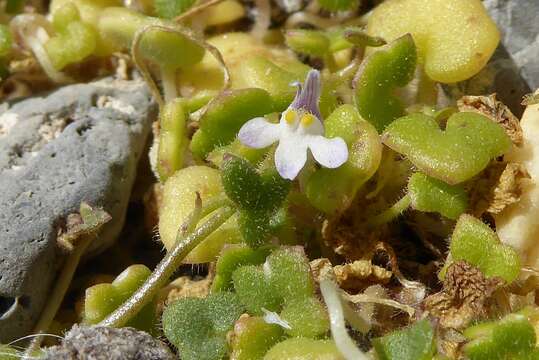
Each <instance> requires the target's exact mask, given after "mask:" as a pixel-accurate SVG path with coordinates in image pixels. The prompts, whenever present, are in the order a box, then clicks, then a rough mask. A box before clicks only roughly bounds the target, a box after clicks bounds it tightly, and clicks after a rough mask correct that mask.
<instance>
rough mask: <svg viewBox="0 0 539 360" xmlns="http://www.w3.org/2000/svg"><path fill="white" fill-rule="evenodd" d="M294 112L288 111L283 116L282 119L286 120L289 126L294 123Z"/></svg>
mask: <svg viewBox="0 0 539 360" xmlns="http://www.w3.org/2000/svg"><path fill="white" fill-rule="evenodd" d="M296 116H297V114H296V112H295V111H294V110H288V111H287V112H286V113H285V114H284V119H285V120H286V122H287V123H288V124H290V125H292V124H293V123H294V121H296Z"/></svg>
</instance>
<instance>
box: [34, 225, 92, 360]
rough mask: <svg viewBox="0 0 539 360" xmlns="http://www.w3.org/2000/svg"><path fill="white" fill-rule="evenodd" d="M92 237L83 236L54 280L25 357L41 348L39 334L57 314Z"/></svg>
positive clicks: (41, 338)
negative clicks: (54, 282) (53, 285)
mask: <svg viewBox="0 0 539 360" xmlns="http://www.w3.org/2000/svg"><path fill="white" fill-rule="evenodd" d="M94 236H95V235H90V234H88V235H84V238H83V239H82V240H81V241H80V242H79V243H78V244H77V245H76V246H75V248H74V249H73V251H72V252H71V253H70V254H69V256H68V258H67V259H66V262H65V264H64V267H63V268H62V272H61V273H60V275H59V276H58V279H57V280H56V285H55V287H54V289H53V290H52V294H51V296H50V298H49V299H48V301H47V305H46V306H45V309H43V311H42V313H41V316H40V318H39V321H38V322H37V324H36V326H35V327H34V330H33V333H34V334H37V336H36V337H35V338H34V340H32V342H31V343H30V346H28V348H27V349H26V351H25V353H24V356H25V357H28V356H30V355H31V354H33V353H34V352H35V351H36V350H38V349H39V347H40V346H41V342H42V341H43V336H41V335H40V334H42V333H44V332H46V331H47V329H48V328H49V326H50V324H51V322H52V320H53V319H54V317H55V316H56V313H58V309H59V308H60V305H61V304H62V301H63V300H64V297H65V294H66V292H67V289H68V288H69V284H71V280H73V275H74V274H75V271H76V270H77V267H78V265H79V262H80V258H81V256H82V254H84V252H85V251H86V249H87V248H88V246H89V245H90V243H91V242H92V237H94Z"/></svg>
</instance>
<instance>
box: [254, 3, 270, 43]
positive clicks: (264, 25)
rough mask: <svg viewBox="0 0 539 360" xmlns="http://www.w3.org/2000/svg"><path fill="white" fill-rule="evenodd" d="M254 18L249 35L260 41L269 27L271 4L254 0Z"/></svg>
mask: <svg viewBox="0 0 539 360" xmlns="http://www.w3.org/2000/svg"><path fill="white" fill-rule="evenodd" d="M255 6H256V17H255V23H254V26H253V28H252V29H251V34H253V36H254V37H256V38H257V39H262V38H263V37H264V35H265V34H266V32H267V31H268V28H269V27H270V25H271V3H270V1H269V0H255Z"/></svg>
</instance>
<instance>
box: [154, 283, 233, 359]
mask: <svg viewBox="0 0 539 360" xmlns="http://www.w3.org/2000/svg"><path fill="white" fill-rule="evenodd" d="M242 312H243V307H242V306H241V304H240V302H239V301H238V298H237V297H236V295H235V294H233V293H230V292H219V293H214V294H210V295H209V296H208V297H207V298H184V299H180V300H178V301H175V302H173V303H172V304H170V305H168V306H167V307H166V308H165V310H164V312H163V317H162V322H163V332H164V333H165V336H166V337H167V339H168V340H169V341H170V342H171V343H172V344H173V345H174V346H176V348H177V349H178V352H179V354H180V357H181V358H182V359H184V360H216V359H222V358H223V357H224V356H225V355H226V354H227V352H228V344H227V340H226V333H227V332H228V331H229V330H231V329H232V326H233V325H234V322H235V321H236V320H237V319H238V318H239V316H240V315H241V314H242Z"/></svg>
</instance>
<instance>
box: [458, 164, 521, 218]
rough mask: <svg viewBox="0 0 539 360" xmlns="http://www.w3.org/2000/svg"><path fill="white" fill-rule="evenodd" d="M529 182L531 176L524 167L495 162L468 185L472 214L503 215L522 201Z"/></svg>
mask: <svg viewBox="0 0 539 360" xmlns="http://www.w3.org/2000/svg"><path fill="white" fill-rule="evenodd" d="M529 181H530V175H529V174H528V172H527V171H526V169H525V167H524V166H523V165H521V164H519V163H512V162H510V163H505V162H503V161H493V162H492V163H491V164H490V165H489V167H487V168H486V169H485V171H483V172H482V173H481V174H480V175H479V176H478V177H477V178H476V179H474V180H472V181H471V182H470V183H469V184H468V185H467V186H468V187H469V193H470V209H471V212H472V214H474V215H475V216H481V215H482V214H484V213H490V214H499V213H501V212H502V211H503V210H504V209H505V208H507V207H508V206H509V205H511V204H515V203H517V202H518V201H519V200H520V196H521V195H522V191H523V187H524V186H525V184H526V183H528V182H529Z"/></svg>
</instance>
